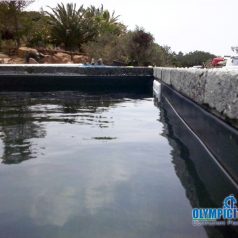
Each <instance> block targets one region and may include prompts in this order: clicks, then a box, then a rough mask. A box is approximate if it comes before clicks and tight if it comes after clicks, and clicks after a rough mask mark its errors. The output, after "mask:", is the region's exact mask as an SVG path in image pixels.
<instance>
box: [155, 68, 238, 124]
mask: <svg viewBox="0 0 238 238" xmlns="http://www.w3.org/2000/svg"><path fill="white" fill-rule="evenodd" d="M154 77H155V78H157V79H159V80H161V81H162V82H164V83H165V84H167V85H170V86H172V87H173V88H174V89H176V90H177V91H178V92H181V93H182V94H183V95H185V96H187V97H188V98H190V99H192V100H193V101H195V102H196V103H198V104H200V105H206V106H208V107H209V108H210V109H212V110H213V111H215V113H216V114H218V115H221V117H222V118H228V119H232V120H238V70H237V69H232V68H229V69H226V68H221V69H195V68H155V69H154Z"/></svg>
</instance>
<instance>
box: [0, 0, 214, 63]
mask: <svg viewBox="0 0 238 238" xmlns="http://www.w3.org/2000/svg"><path fill="white" fill-rule="evenodd" d="M32 2H34V1H33V0H32V1H1V2H0V51H2V52H4V53H7V54H14V52H16V50H17V48H19V46H28V47H35V48H39V47H44V48H53V49H54V48H56V47H57V48H61V49H64V50H67V51H74V52H80V53H83V54H86V55H89V56H90V57H93V58H96V59H98V58H102V59H103V61H104V63H106V64H113V63H115V62H116V63H117V64H122V65H123V64H125V65H134V66H137V65H142V66H148V65H157V66H178V67H187V66H188V67H189V66H193V65H202V64H205V63H207V62H208V61H209V60H211V59H212V58H213V57H215V56H214V55H212V54H210V53H207V52H202V51H195V52H190V53H188V54H183V53H182V52H179V53H178V54H176V53H175V52H173V51H172V50H171V49H170V47H168V46H161V45H159V44H158V43H156V42H155V40H154V37H153V35H152V34H151V33H149V32H147V31H146V30H145V29H143V28H141V27H136V28H135V29H134V30H128V29H127V27H126V26H125V25H124V24H122V23H121V22H120V21H119V16H118V15H116V14H115V12H109V11H108V10H107V9H104V7H103V5H101V6H100V7H98V8H97V7H95V6H90V7H87V8H85V7H84V6H83V5H81V6H77V5H76V4H73V3H67V4H64V3H60V4H58V5H57V6H56V7H55V8H49V7H48V8H47V10H46V11H43V10H41V11H39V12H36V11H26V10H25V8H26V7H27V6H28V5H29V4H31V3H32Z"/></svg>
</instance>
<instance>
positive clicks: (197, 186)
mask: <svg viewBox="0 0 238 238" xmlns="http://www.w3.org/2000/svg"><path fill="white" fill-rule="evenodd" d="M164 96H165V97H166V96H168V95H166V94H165V95H163V91H162V97H161V101H160V103H158V101H157V100H156V99H155V105H156V106H159V107H160V109H161V114H160V121H161V122H162V123H163V125H164V129H163V134H162V135H163V136H164V137H166V138H167V139H168V141H169V144H170V145H171V147H172V152H171V155H172V163H173V164H174V169H175V172H176V174H177V176H178V178H179V179H180V181H181V184H182V185H183V187H184V189H185V193H186V196H187V198H188V199H189V201H190V203H191V205H192V207H194V208H209V207H213V208H219V207H222V202H223V199H224V198H225V197H226V196H228V195H229V194H234V195H237V189H236V188H235V187H234V186H233V185H232V184H231V182H230V181H229V180H228V178H227V177H226V176H225V175H224V174H223V172H222V171H221V170H220V168H218V166H217V165H216V164H215V162H214V161H213V160H212V158H211V157H210V156H209V154H208V153H207V152H206V150H205V149H204V147H202V146H201V144H200V142H199V141H198V140H197V139H196V138H195V137H194V136H193V135H192V133H191V132H190V131H189V130H188V129H187V128H186V127H185V125H184V124H183V123H182V121H181V120H180V119H179V118H178V116H177V115H176V114H175V113H174V111H173V110H172V108H171V106H170V105H169V104H168V102H167V101H166V99H165V97H164ZM175 109H176V108H175ZM188 110H189V108H188ZM188 114H189V113H188ZM214 140H216V138H214ZM204 228H205V230H206V232H207V235H208V237H210V238H211V237H212V238H213V237H216V238H217V237H238V229H237V228H236V227H231V226H230V227H229V226H225V227H219V226H213V227H212V226H205V227H204Z"/></svg>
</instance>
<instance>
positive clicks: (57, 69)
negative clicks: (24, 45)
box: [0, 64, 153, 77]
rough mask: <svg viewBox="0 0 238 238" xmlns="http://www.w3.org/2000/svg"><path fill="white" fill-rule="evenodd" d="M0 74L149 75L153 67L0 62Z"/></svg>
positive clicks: (151, 74) (151, 73)
mask: <svg viewBox="0 0 238 238" xmlns="http://www.w3.org/2000/svg"><path fill="white" fill-rule="evenodd" d="M2 75H41V76H44V75H51V76H54V75H55V76H60V75H63V76H71V75H72V76H151V77H153V68H148V67H109V66H108V67H100V66H95V67H91V66H90V67H89V66H88V67H87V66H79V65H77V64H64V65H62V64H58V65H57V64H38V65H37V64H35V65H29V64H25V65H20V64H19V65H12V64H8V65H7V64H5V65H1V64H0V76H2Z"/></svg>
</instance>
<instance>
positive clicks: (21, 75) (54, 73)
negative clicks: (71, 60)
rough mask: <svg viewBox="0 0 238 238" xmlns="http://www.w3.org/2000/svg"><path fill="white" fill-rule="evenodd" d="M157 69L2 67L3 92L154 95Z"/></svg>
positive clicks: (62, 66) (43, 66) (0, 86)
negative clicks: (88, 92)
mask: <svg viewBox="0 0 238 238" xmlns="http://www.w3.org/2000/svg"><path fill="white" fill-rule="evenodd" d="M152 83H153V68H147V67H99V66H98V67H97V66H95V67H91V66H90V67H86V66H85V67H82V66H79V65H70V64H68V65H0V91H48V90H85V91H95V92H98V91H104V92H108V93H110V92H112V91H125V92H128V91H135V92H152Z"/></svg>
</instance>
